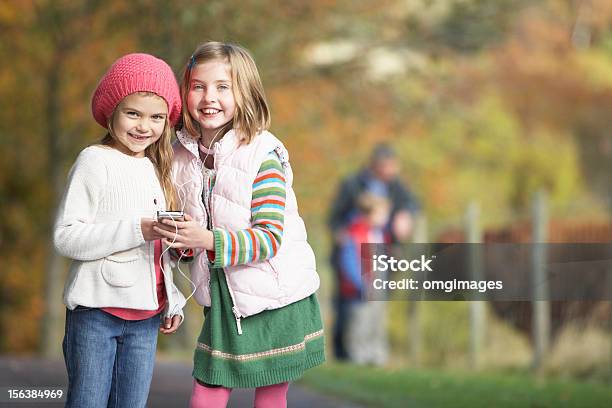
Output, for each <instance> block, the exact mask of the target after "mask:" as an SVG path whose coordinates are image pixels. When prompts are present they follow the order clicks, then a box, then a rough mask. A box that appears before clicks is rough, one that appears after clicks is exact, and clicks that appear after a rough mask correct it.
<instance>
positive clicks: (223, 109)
mask: <svg viewBox="0 0 612 408" xmlns="http://www.w3.org/2000/svg"><path fill="white" fill-rule="evenodd" d="M187 110H188V111H189V114H190V115H191V117H192V118H193V119H194V120H195V121H196V122H198V123H199V124H200V129H201V133H202V136H203V137H204V140H205V141H209V140H212V138H213V137H214V136H215V134H216V132H217V131H218V130H219V129H220V128H221V127H222V126H223V125H225V124H227V123H228V122H229V121H231V120H232V119H233V117H234V113H235V112H236V100H235V99H234V92H233V90H232V77H231V73H230V67H229V65H228V64H227V63H226V62H225V61H223V60H214V61H208V62H204V63H201V64H197V65H195V66H194V67H193V68H192V72H191V82H190V84H189V92H188V94H187Z"/></svg>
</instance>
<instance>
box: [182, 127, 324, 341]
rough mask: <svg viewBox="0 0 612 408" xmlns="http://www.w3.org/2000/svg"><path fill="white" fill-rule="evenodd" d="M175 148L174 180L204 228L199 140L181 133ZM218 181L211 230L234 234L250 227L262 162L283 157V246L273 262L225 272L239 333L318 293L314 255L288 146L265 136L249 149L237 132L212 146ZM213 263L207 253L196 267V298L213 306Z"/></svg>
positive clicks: (189, 210)
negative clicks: (248, 321) (248, 322)
mask: <svg viewBox="0 0 612 408" xmlns="http://www.w3.org/2000/svg"><path fill="white" fill-rule="evenodd" d="M177 137H178V141H177V142H176V143H175V145H174V162H173V169H172V172H173V177H174V181H175V184H176V185H177V190H178V193H179V196H180V197H181V200H182V202H184V205H185V208H184V210H185V212H186V213H187V214H189V215H191V216H192V217H194V219H195V220H197V221H198V222H199V223H200V225H203V226H205V225H206V223H207V218H206V212H205V209H204V204H203V203H202V198H201V197H202V188H203V180H202V166H203V165H202V161H201V160H200V157H199V154H198V145H197V141H195V140H194V139H192V138H191V137H190V136H189V135H188V134H187V132H185V131H183V130H181V131H179V132H177ZM213 150H214V157H215V169H216V171H217V176H216V182H215V185H214V187H213V190H212V218H213V219H212V225H213V226H214V227H216V228H217V227H218V228H226V229H232V230H238V229H244V228H250V227H251V196H252V186H253V181H254V180H255V177H256V175H257V172H258V170H259V167H260V166H261V163H262V162H263V160H264V159H265V157H266V156H267V154H268V153H269V152H271V151H273V150H276V152H277V153H278V154H279V157H280V159H281V162H282V163H283V168H284V171H285V178H286V192H287V195H286V206H285V224H284V233H283V239H282V243H281V246H280V248H279V250H278V252H277V254H276V256H274V257H273V258H270V259H268V260H266V261H263V262H255V263H250V264H246V265H239V266H231V267H226V268H225V274H226V277H227V283H228V287H229V290H230V294H231V296H232V299H233V303H234V315H235V316H236V322H237V325H238V328H239V332H240V318H242V317H247V316H251V315H254V314H256V313H259V312H261V311H263V310H267V309H277V308H280V307H283V306H286V305H288V304H291V303H293V302H296V301H298V300H301V299H304V298H305V297H308V296H310V295H311V294H313V293H314V292H315V291H316V290H317V289H318V288H319V275H318V274H317V271H316V264H315V256H314V253H313V251H312V248H311V247H310V245H309V244H308V242H307V240H306V239H307V235H306V228H305V226H304V221H303V220H302V218H301V217H300V215H299V213H298V206H297V200H296V197H295V193H294V191H293V188H292V183H293V172H292V171H291V166H290V164H289V155H288V153H287V150H286V149H285V147H284V145H283V144H282V143H281V141H280V140H278V139H277V138H276V137H275V136H274V135H272V134H271V133H270V132H267V131H264V132H262V133H260V134H259V135H258V136H256V137H255V138H254V139H253V141H252V142H251V143H250V144H248V145H239V143H238V137H237V136H236V134H235V132H234V131H230V132H228V133H227V134H226V135H225V136H224V137H223V139H221V140H220V141H219V142H216V143H215V144H214V146H213ZM208 267H209V263H208V259H207V257H206V253H205V251H201V252H199V253H198V255H197V256H196V259H195V261H194V263H193V264H192V265H191V276H192V280H193V281H194V283H195V284H196V286H197V290H196V293H195V295H194V297H195V298H196V300H197V302H198V303H199V304H201V305H203V306H210V292H209V287H208V284H209V280H210V272H209V269H208Z"/></svg>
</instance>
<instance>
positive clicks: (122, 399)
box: [62, 306, 160, 408]
mask: <svg viewBox="0 0 612 408" xmlns="http://www.w3.org/2000/svg"><path fill="white" fill-rule="evenodd" d="M159 323H160V320H159V315H156V316H153V317H151V318H149V319H145V320H133V321H130V320H123V319H120V318H118V317H115V316H113V315H110V314H108V313H106V312H103V311H102V310H100V309H96V308H85V307H80V306H79V307H77V308H76V309H75V310H66V331H65V334H64V342H63V344H62V348H63V350H64V361H65V362H66V369H67V370H68V392H67V400H66V407H87V408H98V407H100V408H103V407H112V408H119V407H130V408H137V407H144V406H146V403H147V397H148V395H149V387H150V385H151V377H152V376H153V366H154V365H155V349H156V347H157V333H158V330H159Z"/></svg>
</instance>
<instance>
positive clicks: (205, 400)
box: [189, 380, 289, 408]
mask: <svg viewBox="0 0 612 408" xmlns="http://www.w3.org/2000/svg"><path fill="white" fill-rule="evenodd" d="M288 388H289V383H288V382H284V383H280V384H273V385H267V386H265V387H257V388H255V408H286V407H287V390H288ZM231 392H232V389H231V388H225V387H206V386H203V385H200V384H199V383H198V382H197V381H195V380H194V381H193V390H192V391H191V401H189V407H190V408H225V406H226V405H227V401H229V398H230V393H231Z"/></svg>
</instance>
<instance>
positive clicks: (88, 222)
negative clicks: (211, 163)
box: [54, 54, 185, 408]
mask: <svg viewBox="0 0 612 408" xmlns="http://www.w3.org/2000/svg"><path fill="white" fill-rule="evenodd" d="M91 108H92V112H93V116H94V118H95V120H96V121H97V122H98V123H99V124H100V126H102V127H104V128H105V129H107V134H106V136H105V137H104V138H103V139H102V140H101V141H100V142H99V143H98V144H95V145H92V146H89V147H87V148H86V149H84V150H83V151H82V152H81V153H80V154H79V156H78V158H77V159H76V162H75V163H74V165H73V166H72V170H71V171H70V174H69V176H68V182H67V185H66V190H65V193H64V197H63V199H62V202H61V204H60V206H59V209H58V213H57V219H56V222H55V227H54V244H55V247H56V249H57V251H58V252H59V253H60V254H62V255H64V256H66V257H68V258H71V259H72V260H73V262H72V265H71V267H70V272H69V275H68V278H67V280H66V285H65V288H64V303H65V304H66V306H67V310H66V331H65V336H64V342H63V351H64V359H65V362H66V369H67V371H68V392H67V401H66V407H88V408H91V407H107V406H109V407H128V406H129V407H144V406H145V405H146V402H147V396H148V393H149V386H150V384H151V378H152V376H153V366H154V363H155V349H156V346H157V334H158V330H160V331H161V332H162V333H165V334H170V333H172V332H174V331H176V329H177V328H178V326H179V324H180V323H181V320H182V310H181V309H182V307H183V305H184V303H185V298H184V297H183V295H182V294H181V293H180V292H179V291H178V290H177V288H176V287H175V285H174V283H173V281H172V271H171V269H170V266H169V259H168V255H167V254H166V253H164V252H167V251H163V250H162V243H161V238H162V236H161V235H159V234H158V233H156V232H155V231H154V230H153V224H154V222H155V221H154V217H155V216H156V211H157V210H165V209H166V208H167V207H169V208H172V207H174V206H175V204H174V203H175V193H174V190H175V189H174V185H173V184H172V180H171V177H170V167H171V164H172V145H171V142H170V141H171V136H172V127H173V126H174V124H176V122H177V120H178V119H179V117H180V112H181V99H180V93H179V89H178V84H177V83H176V79H175V78H174V73H173V72H172V69H170V67H169V66H168V64H166V63H165V62H164V61H162V60H160V59H158V58H155V57H154V56H152V55H148V54H129V55H125V56H123V57H121V58H119V59H118V60H117V61H115V63H114V64H113V65H112V66H111V67H110V68H109V70H108V71H107V72H106V74H105V75H104V76H103V77H102V79H101V80H100V83H99V84H98V87H97V89H96V91H95V93H94V95H93V99H92V103H91ZM160 320H161V322H160ZM160 325H161V326H162V327H161V328H160Z"/></svg>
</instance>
